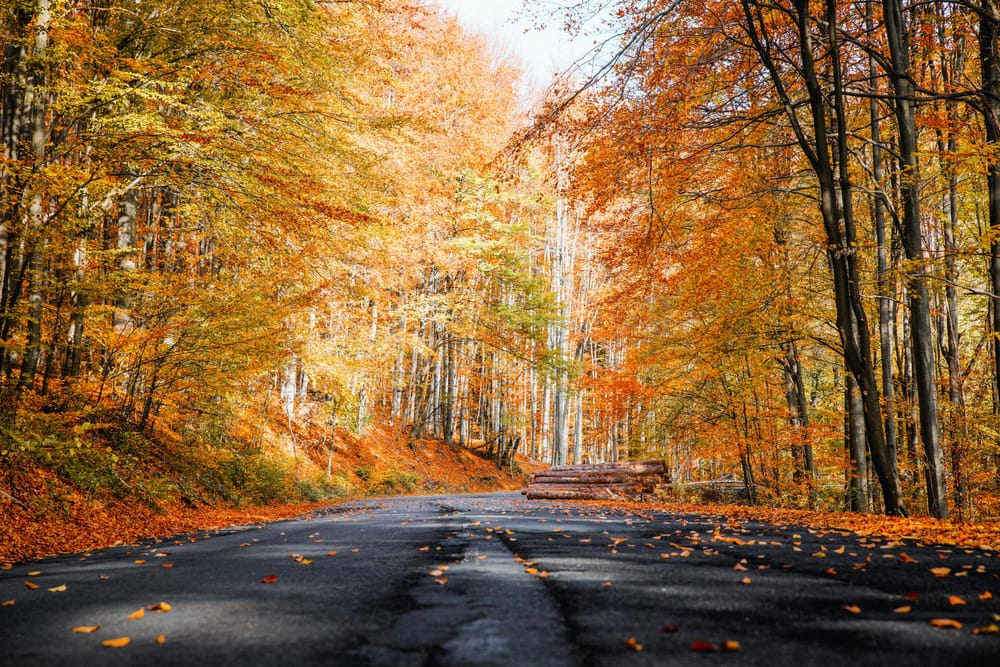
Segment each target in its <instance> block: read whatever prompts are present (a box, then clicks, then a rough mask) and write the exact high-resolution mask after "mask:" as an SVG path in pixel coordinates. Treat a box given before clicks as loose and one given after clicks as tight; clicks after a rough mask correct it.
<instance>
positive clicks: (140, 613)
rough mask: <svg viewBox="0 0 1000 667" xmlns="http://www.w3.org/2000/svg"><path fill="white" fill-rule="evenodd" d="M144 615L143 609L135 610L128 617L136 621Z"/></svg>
mask: <svg viewBox="0 0 1000 667" xmlns="http://www.w3.org/2000/svg"><path fill="white" fill-rule="evenodd" d="M145 615H146V610H145V609H136V610H135V611H133V612H132V613H131V614H129V615H128V617H129V618H131V619H136V618H142V617H143V616H145Z"/></svg>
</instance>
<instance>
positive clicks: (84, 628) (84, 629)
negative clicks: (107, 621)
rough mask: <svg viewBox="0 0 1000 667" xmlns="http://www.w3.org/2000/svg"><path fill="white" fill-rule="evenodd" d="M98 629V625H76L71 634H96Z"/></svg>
mask: <svg viewBox="0 0 1000 667" xmlns="http://www.w3.org/2000/svg"><path fill="white" fill-rule="evenodd" d="M100 629H101V626H99V625H78V626H76V627H75V628H73V632H79V633H89V632H97V631H98V630H100Z"/></svg>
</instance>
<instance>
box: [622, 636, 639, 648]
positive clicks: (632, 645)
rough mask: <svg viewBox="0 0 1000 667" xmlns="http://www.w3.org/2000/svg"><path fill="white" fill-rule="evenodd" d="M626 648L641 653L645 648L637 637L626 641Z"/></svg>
mask: <svg viewBox="0 0 1000 667" xmlns="http://www.w3.org/2000/svg"><path fill="white" fill-rule="evenodd" d="M625 646H627V647H628V648H630V649H632V650H633V651H641V650H642V648H643V647H642V644H640V643H639V642H638V640H636V638H635V637H629V638H628V639H626V640H625Z"/></svg>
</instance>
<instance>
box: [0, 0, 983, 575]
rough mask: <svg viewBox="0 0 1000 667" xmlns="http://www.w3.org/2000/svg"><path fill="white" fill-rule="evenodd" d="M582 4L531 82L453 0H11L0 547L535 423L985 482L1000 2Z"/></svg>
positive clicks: (476, 481)
mask: <svg viewBox="0 0 1000 667" xmlns="http://www.w3.org/2000/svg"><path fill="white" fill-rule="evenodd" d="M536 4H537V3H530V2H529V3H527V5H528V10H529V11H530V10H531V8H532V6H533V5H536ZM562 4H563V5H565V7H564V8H563V9H562V11H561V12H559V13H557V14H554V15H553V14H549V13H541V10H539V13H538V16H537V17H536V18H537V20H538V21H553V20H555V21H558V22H560V23H561V24H563V25H564V26H565V28H566V30H568V31H570V32H571V33H572V32H577V33H579V32H583V33H586V32H587V31H593V32H592V35H593V42H594V44H595V48H594V51H593V52H592V53H591V55H590V56H589V57H588V59H587V60H586V62H580V63H578V64H577V66H574V67H572V68H570V70H569V71H568V72H567V73H566V74H565V75H564V76H563V77H561V78H560V79H558V80H557V81H555V83H554V84H553V86H552V87H551V88H550V89H549V91H548V93H547V97H546V99H545V101H544V103H543V104H541V105H539V106H536V107H534V108H533V109H531V110H530V111H528V112H526V111H525V109H524V105H523V103H522V101H521V97H520V95H519V83H518V82H519V79H518V77H519V68H518V65H517V63H516V62H512V60H511V58H510V57H509V56H505V55H504V54H503V53H502V52H501V51H498V50H497V49H494V48H492V47H491V46H490V45H489V44H487V43H485V42H484V40H483V38H482V37H479V36H477V35H474V34H471V33H470V32H468V31H466V30H465V29H463V28H462V27H461V26H460V25H459V24H458V23H457V21H456V20H455V19H454V17H452V16H450V15H449V14H447V13H446V12H444V11H442V10H441V9H440V8H439V7H437V6H436V5H435V4H434V3H432V2H405V1H404V0H354V1H349V2H311V1H307V0H267V1H262V0H230V1H228V2H226V3H224V4H221V5H220V4H219V3H208V2H204V1H203V0H141V1H139V2H135V1H130V2H118V1H117V0H101V1H100V2H75V1H72V0H64V1H60V0H6V1H5V2H4V5H3V8H2V18H0V20H2V22H3V68H2V79H0V86H2V117H0V132H2V144H3V151H4V153H3V160H2V162H0V277H2V282H0V392H2V397H0V461H2V464H0V470H2V476H0V508H2V512H3V515H4V521H3V524H4V530H5V533H4V534H3V535H2V537H3V540H2V542H3V543H4V544H5V545H6V550H5V552H4V554H0V555H2V556H4V557H8V558H10V557H23V556H26V555H37V554H38V553H40V552H39V551H38V550H39V549H50V550H51V549H58V548H59V547H60V545H59V544H58V539H57V538H51V539H49V540H48V541H46V540H45V539H43V538H41V537H40V533H41V532H47V533H50V534H51V533H55V532H59V531H53V530H52V526H53V525H56V524H58V525H59V526H61V528H60V530H63V533H64V534H68V533H67V531H68V530H69V529H68V528H66V527H67V526H72V525H78V526H83V527H84V528H83V529H82V530H83V532H85V533H86V532H90V533H94V532H101V530H102V529H101V528H100V527H99V525H105V524H114V525H116V526H118V525H120V524H127V523H129V521H126V520H125V518H126V517H131V523H132V524H133V526H132V528H133V529H135V527H136V526H135V525H134V524H136V523H140V524H145V525H146V526H147V527H150V526H154V525H159V524H156V521H157V519H155V517H161V516H163V515H185V514H186V515H191V516H193V515H194V513H196V510H198V509H199V508H201V509H205V508H216V507H220V506H240V505H244V506H245V505H266V504H268V503H274V502H277V501H289V500H295V499H300V500H302V499H305V500H313V501H321V500H325V499H329V498H333V497H340V496H344V495H350V494H355V493H359V492H366V491H372V492H378V493H386V492H413V491H417V490H463V489H472V488H479V486H491V485H492V486H497V485H508V486H511V485H516V484H517V483H519V482H518V480H517V479H516V478H512V477H510V476H509V473H510V472H511V471H513V470H514V469H515V468H518V467H520V466H521V465H524V462H525V461H528V460H530V461H544V462H547V463H553V464H559V463H564V462H585V461H590V462H597V461H607V460H619V459H629V458H633V459H634V458H659V459H664V460H666V461H667V462H668V464H669V466H670V468H671V474H672V479H673V481H674V482H675V483H677V484H678V487H677V488H679V489H698V488H699V486H698V485H699V484H701V483H704V482H706V481H718V480H729V479H732V480H739V482H740V483H741V484H742V487H743V490H744V494H745V497H746V499H747V501H748V502H750V503H752V504H760V505H766V506H778V505H783V506H791V507H801V508H809V509H816V510H827V511H833V510H845V509H847V510H853V511H856V512H882V513H887V514H905V513H910V514H918V515H920V514H926V515H929V516H932V517H937V518H947V517H949V516H951V517H953V518H957V519H960V520H965V521H988V520H991V519H995V518H996V516H997V514H998V512H1000V481H998V474H997V471H998V463H1000V445H998V442H1000V398H998V396H1000V394H998V389H997V387H998V378H1000V336H998V334H997V330H998V327H1000V297H998V295H1000V156H998V154H997V149H996V146H997V139H998V138H1000V51H998V44H1000V11H998V7H997V6H996V4H995V3H994V2H993V1H992V0H967V1H962V2H922V3H913V4H910V3H903V2H902V1H901V0H885V1H883V2H874V1H871V0H858V1H854V2H842V1H838V0H824V1H822V2H805V1H804V0H793V1H792V2H789V3H779V4H778V5H773V4H770V3H759V2H754V1H751V0H742V1H741V2H730V1H723V0H719V1H710V0H700V1H696V0H671V1H669V2H667V1H661V0H646V1H645V2H640V1H632V2H627V1H623V0H603V1H598V0H577V1H575V2H572V3H570V2H565V3H562ZM545 11H546V12H548V11H549V6H548V5H545ZM473 450H475V451H477V452H479V453H481V454H484V455H485V456H486V457H487V458H489V459H490V460H491V461H492V462H494V463H495V464H496V465H495V466H493V469H492V472H491V471H489V470H487V469H484V468H482V467H479V468H475V469H476V470H478V472H475V473H466V474H465V477H464V478H462V477H461V475H458V474H456V473H455V470H456V469H460V468H461V467H462V466H473V461H474V459H475V458H476V457H474V456H472V455H471V454H469V452H470V451H473ZM515 455H522V457H526V458H521V459H517V458H516V456H515ZM519 460H520V461H521V464H519V463H518V461H519ZM418 463H419V465H418ZM490 465H493V464H492V463H491V464H490ZM449 466H452V467H449ZM456 466H457V467H458V468H455V467H456ZM473 467H474V466H473ZM468 469H469V470H471V469H473V468H468ZM500 469H503V471H501V470H500ZM447 471H450V472H447ZM477 485H479V486H477ZM685 485H686V486H685ZM682 493H683V492H682ZM8 519H9V520H8ZM123 530H124V528H123ZM69 532H72V531H69ZM112 532H113V531H112ZM122 534H124V533H122ZM53 540H55V541H53Z"/></svg>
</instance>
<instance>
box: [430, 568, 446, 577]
mask: <svg viewBox="0 0 1000 667" xmlns="http://www.w3.org/2000/svg"><path fill="white" fill-rule="evenodd" d="M427 574H429V575H431V576H432V577H440V576H441V575H442V574H444V572H443V571H441V569H440V568H437V569H434V570H431V571H430V572H428V573H427Z"/></svg>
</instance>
